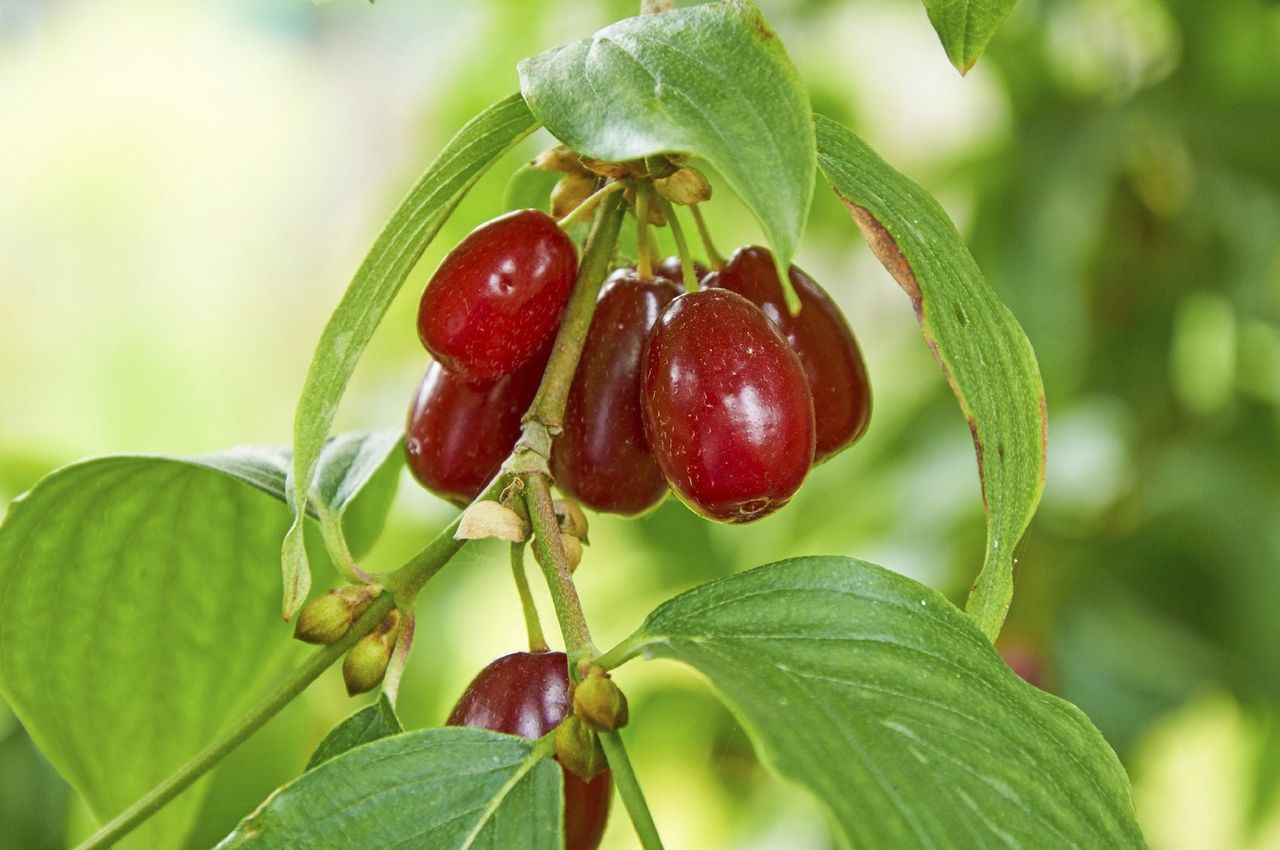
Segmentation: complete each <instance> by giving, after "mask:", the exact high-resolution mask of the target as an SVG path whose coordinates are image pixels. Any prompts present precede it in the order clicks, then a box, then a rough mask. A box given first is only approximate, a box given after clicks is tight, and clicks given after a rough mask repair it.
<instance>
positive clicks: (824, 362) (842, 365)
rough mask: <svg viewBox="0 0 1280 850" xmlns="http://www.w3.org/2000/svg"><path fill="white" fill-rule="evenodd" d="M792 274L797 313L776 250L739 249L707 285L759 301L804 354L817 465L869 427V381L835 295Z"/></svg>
mask: <svg viewBox="0 0 1280 850" xmlns="http://www.w3.org/2000/svg"><path fill="white" fill-rule="evenodd" d="M789 277H790V278H791V286H792V288H794V289H795V291H796V295H797V296H798V297H799V299H800V312H799V314H797V315H795V316H792V315H791V314H790V312H788V310H787V305H786V301H785V300H784V297H783V294H782V283H781V281H779V280H778V272H777V269H776V268H775V267H774V264H773V255H772V254H770V253H769V251H768V250H767V249H765V248H761V247H758V246H750V247H746V248H739V249H738V250H737V251H735V252H734V254H733V256H732V257H730V258H729V262H728V263H727V264H726V265H725V267H724V268H722V269H720V270H719V271H716V272H713V273H712V274H710V275H708V276H707V278H706V280H705V281H703V285H704V286H707V287H713V286H718V287H723V288H724V289H728V290H730V291H732V292H736V293H738V294H739V295H741V296H743V297H744V298H746V299H747V300H748V301H750V302H751V303H752V304H755V305H756V306H757V307H759V308H760V309H761V310H762V311H764V314H765V315H766V316H768V317H769V318H770V319H772V320H773V323H774V324H775V325H777V326H778V328H779V329H780V330H781V331H782V335H783V336H785V337H786V338H787V342H789V343H791V347H792V348H793V349H795V352H796V354H798V355H800V362H801V364H803V365H804V371H805V375H807V376H808V378H809V391H810V392H811V393H812V394H813V413H814V422H815V424H816V427H817V437H816V443H815V445H816V448H815V449H814V463H815V464H817V463H821V462H822V461H824V460H826V459H827V458H829V457H831V456H832V455H834V454H836V453H838V452H840V451H843V450H844V449H846V448H848V447H849V446H851V445H852V444H853V443H854V442H856V441H857V439H858V438H859V437H861V436H862V435H863V434H864V433H865V432H866V430H867V423H868V421H869V420H870V418H871V383H870V381H869V380H868V378H867V367H866V364H865V363H864V362H863V359H862V352H861V351H859V350H858V342H857V340H856V339H854V336H853V331H852V330H850V329H849V323H848V322H847V321H846V320H845V318H844V315H843V314H842V313H841V312H840V308H839V307H837V306H836V304H835V302H834V301H832V300H831V296H829V295H827V293H826V292H824V291H823V289H822V287H820V286H818V284H817V283H816V282H815V281H814V280H813V278H811V277H809V275H807V274H805V273H804V272H803V271H801V270H800V268H799V267H797V266H792V267H791V273H790V275H789Z"/></svg>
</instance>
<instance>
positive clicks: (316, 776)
mask: <svg viewBox="0 0 1280 850" xmlns="http://www.w3.org/2000/svg"><path fill="white" fill-rule="evenodd" d="M563 785H564V779H563V776H562V774H561V772H560V767H559V765H557V764H556V763H555V762H554V761H551V760H550V759H549V758H547V753H545V752H542V751H540V750H538V749H535V742H533V741H526V740H525V739H523V738H517V737H514V736H511V735H501V734H498V733H497V732H489V731H487V730H484V729H467V728H462V727H446V728H443V729H420V730H418V731H415V732H409V733H406V734H404V735H396V736H394V737H390V738H383V739H381V740H379V741H374V742H373V743H370V744H365V745H364V746H361V747H357V748H355V749H353V750H349V751H348V752H346V753H344V754H343V755H340V756H338V757H337V758H334V759H330V760H329V761H326V762H325V763H324V764H321V765H319V766H318V767H316V768H315V769H314V770H309V771H307V772H306V773H304V774H303V775H302V776H301V777H299V778H298V779H296V780H294V781H293V782H292V783H290V784H288V785H285V786H284V787H283V788H280V789H279V790H277V791H276V792H275V793H274V794H272V795H271V796H270V797H268V798H267V801H266V802H265V803H263V804H262V806H261V807H260V808H259V809H258V810H257V811H256V812H254V813H253V814H252V815H250V816H249V817H247V818H245V819H244V820H243V821H241V823H240V825H239V826H238V827H236V830H235V832H233V833H232V834H231V835H229V836H227V838H226V839H224V840H223V841H222V843H221V844H219V845H218V847H219V848H224V849H225V850H230V848H254V850H267V848H289V850H320V848H334V850H347V848H350V847H415V848H422V850H446V848H448V850H454V848H457V850H461V848H471V847H474V848H492V850H561V848H562V847H563V846H564V836H563V831H564V827H563V814H562V812H563V802H562V799H563V790H562V789H563Z"/></svg>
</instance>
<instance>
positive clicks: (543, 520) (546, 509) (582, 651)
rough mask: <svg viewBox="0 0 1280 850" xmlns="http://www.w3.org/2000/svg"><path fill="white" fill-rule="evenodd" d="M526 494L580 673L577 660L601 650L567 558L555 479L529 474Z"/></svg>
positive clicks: (543, 561) (537, 541)
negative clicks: (554, 495) (554, 498)
mask: <svg viewBox="0 0 1280 850" xmlns="http://www.w3.org/2000/svg"><path fill="white" fill-rule="evenodd" d="M524 498H525V504H526V505H528V507H529V522H530V523H531V524H532V525H533V533H534V535H535V537H534V541H533V545H534V546H535V547H536V548H537V552H538V563H539V564H541V565H542V574H543V576H544V577H545V578H546V580H547V589H548V590H549V591H550V592H551V602H552V604H553V605H555V609H556V620H558V621H559V623H560V634H561V636H562V637H563V638H564V645H565V650H566V651H567V652H568V654H569V662H570V663H569V671H570V673H571V674H572V675H574V676H575V677H576V675H577V662H578V661H579V660H581V659H584V658H592V657H594V656H596V655H599V654H600V650H598V649H596V645H595V644H594V643H593V642H592V640H591V630H590V629H589V628H587V618H586V615H584V614H583V613H582V601H581V600H580V599H578V590H577V588H576V587H574V584H573V574H572V573H571V572H570V570H569V563H568V561H567V560H565V556H564V544H563V543H562V542H561V540H560V524H559V523H558V522H557V521H556V512H555V510H554V509H553V508H552V506H551V480H550V479H549V478H547V476H545V475H543V474H541V473H538V472H533V473H530V474H529V475H527V476H525V495H524Z"/></svg>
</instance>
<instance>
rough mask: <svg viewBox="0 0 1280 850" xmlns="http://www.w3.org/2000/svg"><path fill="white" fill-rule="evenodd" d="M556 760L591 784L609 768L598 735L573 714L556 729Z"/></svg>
mask: <svg viewBox="0 0 1280 850" xmlns="http://www.w3.org/2000/svg"><path fill="white" fill-rule="evenodd" d="M556 759H557V760H558V761H559V762H560V764H561V766H562V767H564V769H565V770H567V771H569V772H570V773H572V774H573V775H574V776H576V777H578V778H579V779H581V780H582V781H583V782H590V781H591V780H592V779H595V778H596V777H597V776H598V775H599V774H600V772H601V771H603V770H606V769H607V768H608V767H609V764H608V762H606V761H605V758H604V750H602V749H600V741H599V739H597V738H596V733H595V732H592V731H591V730H590V729H589V728H587V725H586V724H585V723H583V722H582V721H581V720H580V719H578V718H577V717H576V716H574V715H572V714H571V715H569V716H568V717H566V718H565V719H564V721H563V722H562V723H561V724H560V725H559V726H557V727H556Z"/></svg>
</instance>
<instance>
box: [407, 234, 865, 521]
mask: <svg viewBox="0 0 1280 850" xmlns="http://www.w3.org/2000/svg"><path fill="white" fill-rule="evenodd" d="M696 268H697V277H698V278H699V279H700V281H699V282H700V289H699V290H698V291H696V292H690V293H685V294H681V292H680V289H679V287H678V286H677V282H678V281H679V280H680V263H679V261H678V259H676V258H670V259H668V260H666V261H665V262H663V263H661V264H659V265H658V266H657V267H656V269H655V272H654V275H653V276H652V277H650V279H648V280H646V279H643V278H642V276H641V275H640V274H639V273H638V272H637V271H636V269H635V268H634V267H626V268H620V269H618V270H617V271H615V272H614V274H613V275H612V276H611V278H610V279H609V281H608V282H607V283H606V284H605V286H604V287H603V289H602V291H601V293H600V296H599V301H598V302H597V305H596V311H595V315H594V319H593V321H592V324H591V328H590V331H589V333H588V335H587V339H586V342H585V345H584V347H583V350H582V358H581V361H580V365H579V367H578V371H577V373H576V375H575V376H574V380H573V385H572V388H571V390H570V394H569V399H568V406H567V408H566V411H565V417H564V431H563V433H562V434H561V435H560V437H559V438H558V439H557V440H556V444H555V448H554V450H553V452H552V457H551V469H552V472H553V474H554V476H555V479H556V483H557V485H558V486H559V487H560V488H561V489H562V490H563V491H565V492H566V493H567V494H569V495H571V496H573V497H574V498H576V499H578V500H579V501H581V502H582V503H584V504H586V505H588V506H590V507H592V508H594V509H595V510H598V511H606V512H611V513H618V514H626V515H634V514H639V513H643V512H644V511H647V510H649V509H650V508H652V507H653V506H655V505H656V504H658V502H660V501H661V500H662V498H663V497H664V496H665V494H666V492H667V489H668V487H670V489H672V490H674V491H675V492H676V494H677V495H678V496H679V497H680V499H681V500H682V501H684V502H685V504H687V505H688V506H689V507H690V508H692V509H693V510H695V511H696V512H698V513H700V514H702V515H703V516H706V517H709V518H711V519H715V520H720V521H723V522H750V521H752V520H755V519H759V518H761V517H763V516H766V515H767V514H769V513H772V512H773V511H775V510H777V509H778V508H779V507H781V506H782V505H784V504H786V503H787V502H788V501H789V500H790V499H791V497H792V496H793V495H794V494H795V492H796V491H797V490H798V489H799V487H800V484H801V483H802V482H803V480H804V478H805V475H806V474H807V473H808V471H809V469H810V467H811V466H813V464H815V463H819V462H821V461H823V460H825V459H827V458H829V457H830V456H832V455H833V454H835V453H836V452H839V451H841V450H842V449H844V448H846V447H847V446H849V445H850V444H852V443H853V442H854V441H855V440H857V439H858V437H860V436H861V435H862V433H863V431H865V429H866V426H867V419H868V416H869V414H870V401H871V396H870V387H869V384H868V381H867V373H866V367H865V365H864V363H863V360H862V356H861V354H860V352H859V351H858V346H857V343H856V342H855V340H854V337H853V334H852V332H851V331H850V329H849V325H848V323H847V322H846V321H845V319H844V317H843V316H842V315H841V313H840V311H839V309H838V308H837V307H836V305H835V303H834V302H833V301H832V300H831V299H830V297H829V296H828V295H827V294H826V293H825V292H824V291H823V290H822V289H821V288H820V287H819V286H818V284H817V283H815V282H814V281H813V280H812V279H811V278H810V277H809V276H808V275H806V274H805V273H804V272H802V271H801V270H800V269H798V268H796V267H794V266H793V267H792V269H791V272H790V279H791V285H792V287H793V289H794V290H795V292H796V295H797V296H798V297H799V300H800V305H801V309H800V311H799V312H798V313H797V314H795V315H792V314H791V313H790V312H788V310H787V307H786V304H785V301H784V293H783V287H782V284H781V282H780V280H779V278H778V275H777V272H776V271H775V266H774V261H773V257H772V256H771V255H770V253H769V252H768V251H767V250H766V249H764V248H759V247H747V248H742V249H740V250H739V251H737V252H736V253H735V254H734V255H733V256H732V257H731V258H730V259H729V261H728V262H727V263H724V264H723V265H722V267H720V268H717V269H715V270H713V271H710V272H708V271H707V270H706V269H704V268H702V267H701V266H697V267H696ZM576 271H577V252H576V249H575V247H574V244H573V241H572V240H571V239H570V238H569V237H568V236H567V235H566V234H565V233H564V231H563V230H561V228H560V227H559V226H558V225H557V223H556V221H555V220H554V219H553V218H551V217H550V216H548V215H546V214H545V213H542V212H539V211H536V210H520V211H517V212H513V213H509V214H507V215H505V216H502V217H500V218H497V219H495V220H493V221H490V222H488V223H487V224H484V225H482V226H481V227H479V228H478V229H476V230H475V231H473V232H472V233H471V234H470V235H469V236H467V237H466V239H464V240H463V241H462V242H461V243H460V244H459V245H458V246H457V247H456V248H455V249H454V250H453V251H452V252H451V253H450V254H449V255H448V257H446V258H445V260H444V262H443V263H442V264H441V265H440V268H439V269H438V270H437V271H436V273H435V275H434V276H433V277H432V278H431V281H430V282H429V283H428V285H427V287H426V290H425V291H424V292H423V295H422V301H421V304H420V309H419V313H418V332H419V336H420V337H421V339H422V342H423V344H424V345H425V346H426V348H427V350H428V351H429V352H430V353H431V354H432V356H433V357H434V358H435V362H434V363H433V364H432V365H431V367H430V368H429V369H428V371H427V374H426V376H425V377H424V379H423V381H422V385H421V387H420V388H419V390H418V394H417V396H416V398H415V400H414V403H413V406H412V409H411V411H410V414H409V425H408V434H407V437H406V448H407V452H408V457H409V465H410V468H411V469H412V470H413V473H414V474H415V475H416V476H417V478H418V480H419V481H421V482H422V484H423V485H425V486H426V487H427V488H428V489H429V490H431V491H432V492H434V493H436V494H438V495H440V496H442V497H444V498H446V499H449V500H450V501H453V502H455V503H458V504H465V503H467V502H469V501H470V500H471V499H473V498H474V497H475V496H476V495H477V494H479V493H480V492H481V491H482V490H483V489H484V487H485V485H486V484H488V483H489V481H490V480H491V479H492V478H493V476H494V475H496V474H497V472H498V469H499V467H500V465H501V464H502V461H503V460H504V459H505V458H506V457H507V455H508V454H509V453H510V451H511V450H512V448H513V447H514V446H515V443H516V441H517V440H518V439H519V436H520V427H521V423H520V420H521V417H522V416H523V414H524V413H525V411H526V410H527V409H528V408H529V405H530V403H531V402H532V401H533V398H534V395H535V393H536V392H537V388H538V384H539V382H540V379H541V376H542V372H543V369H544V368H545V366H546V362H547V358H548V357H549V356H550V352H551V345H552V342H553V341H554V336H555V333H556V330H557V328H558V326H559V322H560V318H561V314H562V313H563V311H564V307H565V304H566V302H567V300H568V297H569V294H570V291H571V289H572V287H573V283H574V279H575V276H576Z"/></svg>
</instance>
